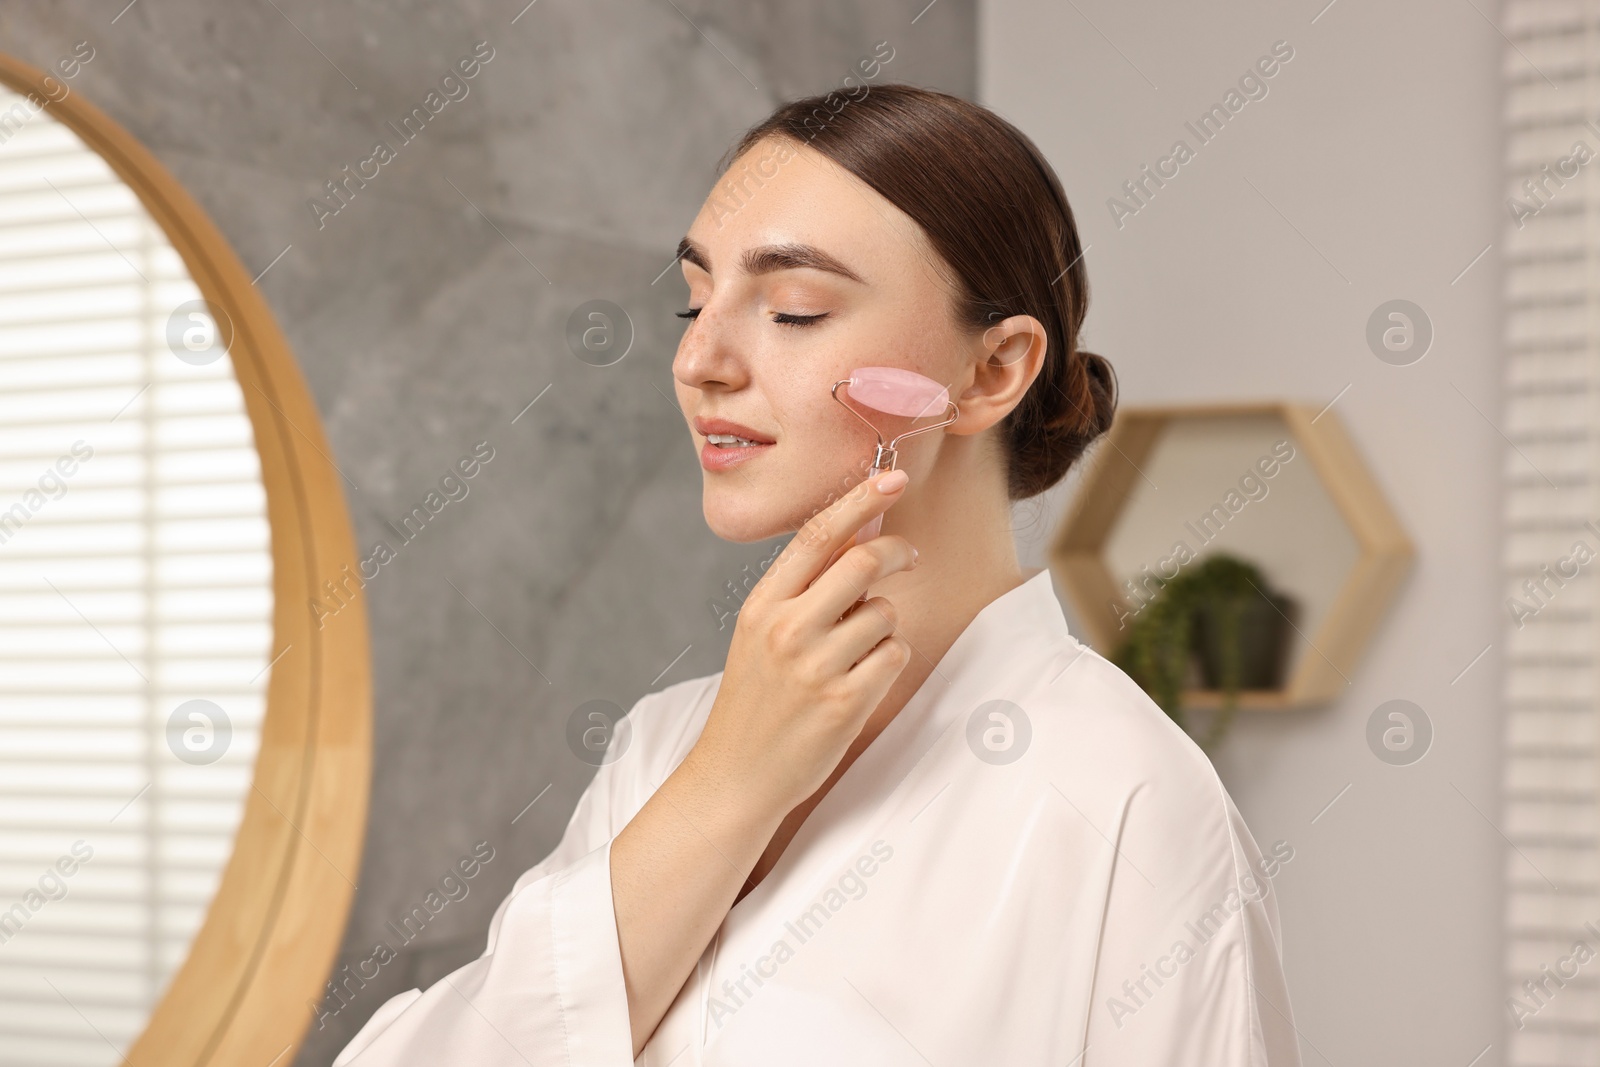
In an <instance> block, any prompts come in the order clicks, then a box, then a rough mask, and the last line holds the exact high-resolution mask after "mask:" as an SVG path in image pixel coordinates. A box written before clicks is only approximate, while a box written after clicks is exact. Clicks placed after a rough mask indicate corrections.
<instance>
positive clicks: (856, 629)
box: [827, 596, 899, 674]
mask: <svg viewBox="0 0 1600 1067" xmlns="http://www.w3.org/2000/svg"><path fill="white" fill-rule="evenodd" d="M898 624H899V620H898V618H897V616H896V615H895V610H894V605H893V604H891V603H890V602H889V601H888V600H887V599H886V598H884V597H881V596H875V597H873V598H872V599H870V600H864V601H862V602H861V603H859V604H856V605H855V606H854V607H852V608H851V609H850V611H849V612H848V613H847V614H846V615H845V617H844V618H843V619H841V620H840V621H839V622H838V624H837V625H835V626H834V628H833V633H832V634H831V635H829V637H828V649H827V656H828V669H829V670H830V671H832V672H833V673H836V674H843V673H844V672H845V671H847V670H849V669H850V668H851V667H852V666H853V665H854V664H855V663H857V662H858V661H859V660H860V659H861V657H863V656H865V655H866V654H867V653H868V652H870V651H872V649H873V648H875V647H876V646H877V644H878V643H879V642H880V641H882V640H883V639H884V638H886V637H888V636H889V635H890V634H892V633H894V632H895V628H896V626H897V625H898Z"/></svg>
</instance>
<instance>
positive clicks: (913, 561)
mask: <svg viewBox="0 0 1600 1067" xmlns="http://www.w3.org/2000/svg"><path fill="white" fill-rule="evenodd" d="M911 565H912V566H913V567H915V566H916V565H917V546H916V545H912V546H911Z"/></svg>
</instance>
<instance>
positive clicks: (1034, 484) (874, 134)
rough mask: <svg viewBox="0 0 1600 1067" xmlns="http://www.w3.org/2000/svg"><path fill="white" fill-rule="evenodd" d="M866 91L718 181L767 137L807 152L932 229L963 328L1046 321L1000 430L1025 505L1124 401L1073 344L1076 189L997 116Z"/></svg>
mask: <svg viewBox="0 0 1600 1067" xmlns="http://www.w3.org/2000/svg"><path fill="white" fill-rule="evenodd" d="M859 89H860V91H861V95H860V96H859V97H857V96H852V95H850V93H846V92H841V93H828V94H826V95H818V96H810V97H805V98H804V99H800V100H794V101H791V102H790V103H787V104H784V105H783V106H781V107H779V108H778V109H777V110H776V111H774V112H773V113H772V114H771V115H770V116H769V117H768V118H766V119H764V120H763V121H762V122H760V123H758V124H757V125H755V126H752V127H751V128H750V129H749V130H748V131H747V132H746V133H745V134H744V136H743V137H741V138H740V140H739V142H738V143H737V144H736V145H735V146H734V147H733V148H732V149H731V150H730V151H729V152H728V154H727V155H726V156H725V157H724V159H723V163H722V165H721V166H719V168H718V169H719V173H720V172H721V171H722V170H724V169H726V167H727V166H729V165H731V163H732V162H733V161H734V160H736V159H737V158H738V157H739V156H741V155H743V154H744V152H745V151H746V150H747V149H749V148H750V147H752V146H753V145H755V144H756V143H757V142H758V141H760V140H761V139H762V138H764V137H768V136H774V135H776V136H782V137H787V138H789V139H791V140H793V141H796V142H798V143H800V144H804V145H810V146H811V147H812V148H815V149H816V150H817V151H819V152H821V153H822V154H823V155H825V156H827V157H828V158H829V159H831V160H832V161H833V162H835V163H837V164H838V165H839V166H841V167H843V168H844V169H845V170H847V171H849V172H850V173H851V174H853V175H855V176H856V177H857V178H860V179H861V180H862V181H864V182H866V183H867V184H868V185H870V186H871V187H872V188H873V189H875V190H877V191H878V193H880V194H881V195H882V196H883V197H884V198H885V199H886V200H888V201H889V202H890V203H892V204H894V205H895V206H896V207H898V208H899V209H900V210H901V211H904V212H905V213H906V214H907V215H909V216H910V217H911V218H912V219H914V220H915V221H916V222H917V224H918V225H920V226H921V227H922V229H923V231H924V232H925V233H926V234H927V235H928V238H929V240H930V242H931V243H932V245H933V247H934V249H935V250H936V251H937V252H938V253H939V255H940V256H941V257H942V258H943V259H944V261H945V262H946V264H948V265H949V267H950V269H951V271H953V273H954V275H955V277H956V279H957V282H958V286H959V292H958V295H957V299H956V309H955V310H956V316H957V320H958V321H959V322H961V323H963V324H965V325H967V326H970V327H972V328H973V329H981V328H983V327H985V326H988V325H991V324H993V323H995V322H998V321H1000V320H1001V319H1004V318H1007V317H1009V316H1011V315H1032V316H1034V317H1035V318H1037V319H1038V320H1039V321H1040V322H1041V323H1042V324H1043V325H1044V328H1045V333H1046V336H1047V338H1048V347H1047V349H1046V352H1045V362H1044V366H1043V367H1042V368H1041V369H1040V371H1039V376H1038V377H1037V378H1036V379H1035V380H1034V382H1033V385H1032V386H1031V387H1029V389H1028V391H1027V393H1026V394H1024V396H1023V398H1022V400H1021V401H1020V402H1019V403H1018V404H1017V406H1016V408H1014V409H1013V410H1012V411H1011V412H1010V413H1009V414H1008V415H1007V416H1006V418H1005V420H1004V421H1003V422H1002V423H1001V428H1002V431H1003V432H1002V434H1001V439H1002V440H1003V441H1004V442H1005V446H1006V449H1007V452H1006V455H1007V468H1008V474H1007V480H1008V485H1007V492H1008V495H1009V497H1010V499H1012V500H1026V499H1027V498H1028V497H1031V496H1035V495H1037V494H1039V493H1042V492H1044V491H1045V490H1046V489H1048V488H1050V487H1051V486H1052V485H1055V484H1056V483H1057V482H1058V481H1060V480H1061V479H1062V478H1063V477H1064V476H1065V475H1066V473H1067V470H1068V468H1070V467H1071V466H1072V464H1073V463H1074V462H1075V461H1076V460H1077V459H1078V457H1079V456H1081V455H1082V454H1083V450H1084V449H1085V448H1086V447H1087V446H1088V445H1089V443H1090V442H1091V441H1093V440H1094V439H1095V438H1097V437H1099V436H1100V435H1101V434H1102V433H1104V432H1106V430H1108V429H1109V428H1110V426H1111V419H1112V415H1113V414H1114V413H1115V411H1116V406H1117V401H1116V377H1115V375H1114V374H1113V373H1112V370H1111V364H1110V362H1109V361H1107V360H1106V359H1105V358H1104V357H1102V356H1097V355H1095V354H1094V353H1093V352H1086V351H1084V350H1082V349H1080V348H1078V347H1077V343H1078V330H1079V327H1080V326H1082V324H1083V316H1084V312H1085V311H1086V310H1087V306H1088V303H1089V279H1088V275H1087V273H1086V272H1085V270H1084V266H1083V250H1082V248H1081V247H1080V245H1079V242H1078V230H1077V226H1076V225H1075V224H1074V222H1073V218H1072V208H1071V206H1070V205H1068V203H1067V196H1066V193H1064V192H1063V191H1062V189H1061V182H1060V180H1059V179H1058V178H1057V177H1056V173H1055V171H1054V170H1053V169H1052V168H1051V166H1050V164H1049V163H1048V162H1047V161H1046V160H1045V158H1044V156H1043V155H1042V154H1041V153H1040V152H1039V149H1038V147H1037V146H1035V145H1034V143H1033V141H1031V140H1030V139H1029V138H1028V137H1027V135H1026V134H1024V133H1023V132H1022V131H1021V130H1019V129H1017V128H1016V127H1015V126H1013V125H1012V124H1011V123H1009V122H1007V121H1006V120H1005V119H1002V118H1001V117H1000V116H998V115H996V114H995V113H994V112H992V111H990V110H988V109H987V108H984V107H981V106H979V105H977V104H974V103H971V102H970V101H967V100H963V99H961V98H960V97H957V96H951V95H950V94H948V93H942V92H938V91H936V90H932V89H923V88H919V87H916V86H912V85H904V84H896V83H890V84H885V85H880V86H874V87H869V86H865V85H862V86H860V87H859Z"/></svg>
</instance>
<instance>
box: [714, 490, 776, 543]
mask: <svg viewBox="0 0 1600 1067" xmlns="http://www.w3.org/2000/svg"><path fill="white" fill-rule="evenodd" d="M702 509H703V511H704V512H705V519H706V525H707V526H709V527H710V528H711V532H712V533H714V534H716V535H717V536H718V537H720V538H722V540H724V541H732V542H734V543H735V544H750V543H752V542H755V541H765V540H766V539H767V538H769V537H777V536H778V535H780V534H784V533H791V532H793V530H794V527H793V526H788V525H785V520H786V519H787V518H788V516H787V515H785V514H781V513H780V512H778V511H777V510H776V509H771V508H766V507H763V506H762V504H761V502H760V501H758V500H754V499H752V498H751V495H747V494H741V493H739V492H737V491H735V492H728V491H726V490H724V489H721V488H716V489H713V488H712V487H711V486H709V485H708V486H706V490H705V494H704V497H703V500H702Z"/></svg>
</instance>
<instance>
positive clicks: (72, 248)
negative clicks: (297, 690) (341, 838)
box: [0, 89, 272, 1067]
mask: <svg viewBox="0 0 1600 1067" xmlns="http://www.w3.org/2000/svg"><path fill="white" fill-rule="evenodd" d="M19 107H21V108H23V110H22V111H20V112H19V111H18V110H17V109H18V108H19ZM199 299H200V293H199V291H198V290H197V289H196V287H195V285H194V283H193V281H192V280H191V279H190V277H189V275H188V273H187V271H186V269H185V267H184V264H183V262H182V260H181V259H180V258H179V257H178V255H177V253H176V252H175V251H174V250H173V248H172V246H171V245H170V244H169V243H168V241H167V239H166V237H165V235H164V234H163V232H162V231H161V229H160V228H159V227H158V226H157V225H156V224H155V222H154V220H153V219H152V218H151V217H150V216H149V215H148V213H147V212H146V211H145V209H144V207H143V205H142V204H141V203H140V202H139V200H138V198H137V196H136V195H135V194H134V193H133V191H132V190H131V189H129V188H128V187H127V186H125V185H124V184H123V183H122V181H121V180H120V179H119V178H118V177H117V176H116V175H115V173H113V172H112V170H111V169H110V168H109V167H108V166H107V165H106V163H105V162H104V161H103V160H102V159H101V158H100V157H99V155H97V154H96V153H95V152H93V151H92V150H91V149H89V148H88V147H87V146H86V145H84V144H83V143H82V142H81V141H80V140H79V138H78V137H77V136H76V134H74V133H72V132H71V131H70V130H69V129H68V128H67V127H65V126H63V125H62V124H61V123H59V122H57V121H56V120H55V119H53V118H52V117H51V115H50V112H49V109H48V108H47V109H45V110H43V111H42V112H39V113H37V114H34V113H33V109H32V108H31V107H29V106H28V105H26V104H25V103H23V101H22V98H21V97H19V96H17V95H16V94H14V93H11V92H9V91H7V90H4V89H0V1064H3V1065H8V1067H9V1065H23V1064H27V1065H43V1064H51V1065H56V1064H74V1065H95V1067H100V1065H108V1067H109V1065H112V1064H117V1063H120V1062H121V1053H122V1052H124V1051H125V1050H126V1049H127V1048H128V1046H129V1045H131V1044H132V1042H133V1040H134V1039H135V1038H136V1037H137V1036H138V1035H139V1033H140V1032H141V1031H142V1029H143V1026H144V1023H145V1021H146V1020H147V1019H148V1017H149V1014H150V1011H151V1009H152V1008H153V1006H154V1005H155V1003H156V1002H157V1000H158V999H159V997H160V996H161V994H162V992H163V991H164V990H165V988H166V986H167V984H168V982H169V981H170V979H171V977H172V975H173V973H174V972H175V971H176V969H177V968H178V966H179V965H180V964H181V963H182V961H183V959H184V957H185V955H186V954H187V952H188V948H189V944H190V942H191V940H192V939H193V937H194V935H195V933H196V931H197V930H198V928H199V926H200V923H201V921H202V920H203V918H204V916H205V912H206V908H207V906H208V904H209V902H210V899H211V897H212V895H213V894H214V892H215V890H216V887H217V883H218V880H219V877H220V874H221V871H222V868H223V866H224V864H225V863H226V862H227V859H228V856H229V854H230V852H231V849H232V842H233V837H234V833H235V831H236V830H237V828H238V824H239V820H240V817H241V816H242V814H243V805H244V801H245V798H246V795H247V794H248V792H249V790H250V782H251V774H252V771H253V764H254V758H255V754H256V748H257V740H258V734H259V727H260V722H261V717H262V712H263V709H264V695H265V691H266V683H267V677H268V674H269V664H270V662H271V659H272V650H271V649H270V645H271V641H272V560H271V554H270V547H271V546H270V538H269V529H268V525H267V519H266V500H265V493H264V490H263V487H262V484H261V475H260V467H259V464H258V461H257V456H256V452H255V446H254V438H253V434H252V431H251V425H250V422H249V419H248V416H247V415H246V412H245V407H244V402H243V396H242V395H241V392H240V387H239V385H238V382H237V381H236V379H235V378H234V376H233V370H232V364H231V361H230V360H229V358H228V357H227V356H226V355H223V356H222V357H221V358H219V359H215V360H214V361H212V362H209V363H199V364H197V363H195V362H191V361H186V360H185V359H182V358H179V356H178V355H177V354H175V351H174V349H173V347H172V345H171V343H170V342H169V339H168V338H169V319H170V318H171V317H172V313H173V311H174V310H175V309H178V308H179V307H180V305H183V304H185V303H186V302H189V301H196V300H199ZM69 470H70V473H63V472H66V471H69ZM193 700H203V701H209V702H210V705H195V706H192V707H201V708H203V709H204V708H209V707H210V706H213V705H214V706H215V707H217V708H220V709H222V712H223V714H225V715H226V717H227V721H228V725H229V726H230V727H231V731H226V732H225V731H223V730H222V729H220V726H221V721H220V720H218V719H216V717H215V716H207V718H209V719H210V720H211V721H212V731H213V732H212V733H211V734H210V735H209V737H208V735H207V734H206V733H205V726H204V722H203V721H202V720H193V719H190V718H189V717H188V716H187V715H186V714H180V715H179V717H178V720H177V724H176V726H174V727H172V728H169V726H171V724H172V720H173V716H174V712H175V711H178V710H179V709H180V706H183V705H185V704H186V702H188V701H193ZM194 731H198V732H194ZM208 741H209V747H207V746H208ZM219 752H220V755H216V754H217V753H219ZM212 756H216V758H215V759H212V758H211V757H212ZM85 853H87V856H86V855H85ZM67 869H71V871H72V873H70V874H65V873H63V871H65V870H67ZM52 872H53V874H52ZM58 892H59V893H60V894H61V895H59V896H57V895H56V894H57V893H58ZM34 904H38V906H37V907H34V906H33V905H34ZM19 908H20V909H21V910H20V912H19V910H18V909H19Z"/></svg>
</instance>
